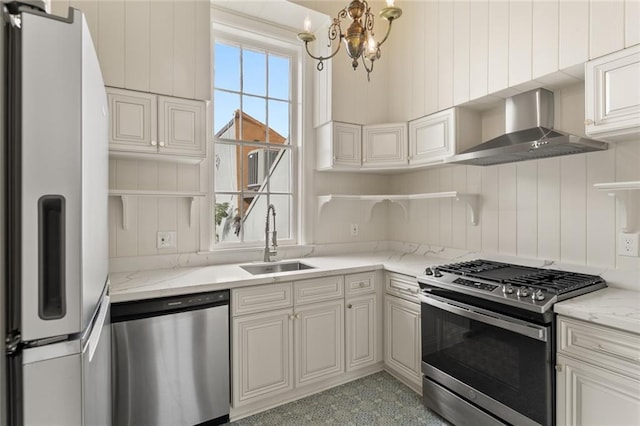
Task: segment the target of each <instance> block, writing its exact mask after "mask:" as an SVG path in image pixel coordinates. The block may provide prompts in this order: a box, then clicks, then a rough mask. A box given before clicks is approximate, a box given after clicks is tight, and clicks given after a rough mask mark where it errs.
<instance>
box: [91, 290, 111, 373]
mask: <svg viewBox="0 0 640 426" xmlns="http://www.w3.org/2000/svg"><path fill="white" fill-rule="evenodd" d="M109 302H110V298H109V296H108V295H105V296H104V297H103V299H102V303H101V304H100V310H99V311H98V314H97V316H96V321H95V323H94V324H93V329H92V330H91V334H90V335H89V341H88V342H87V347H88V349H89V362H91V361H92V360H93V355H95V353H96V349H97V348H98V343H100V337H101V336H102V330H103V329H104V324H105V321H106V320H107V313H108V312H109Z"/></svg>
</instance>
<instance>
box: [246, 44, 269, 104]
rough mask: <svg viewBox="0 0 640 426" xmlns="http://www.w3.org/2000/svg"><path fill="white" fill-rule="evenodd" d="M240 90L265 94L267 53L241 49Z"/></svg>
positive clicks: (260, 94)
mask: <svg viewBox="0 0 640 426" xmlns="http://www.w3.org/2000/svg"><path fill="white" fill-rule="evenodd" d="M242 90H243V92H245V93H251V94H253V95H259V96H267V55H266V54H264V53H262V52H254V51H251V50H243V51H242Z"/></svg>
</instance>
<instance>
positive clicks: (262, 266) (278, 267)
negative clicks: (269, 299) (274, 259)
mask: <svg viewBox="0 0 640 426" xmlns="http://www.w3.org/2000/svg"><path fill="white" fill-rule="evenodd" d="M240 267H241V268H242V269H244V270H245V271H247V272H249V273H250V274H252V275H261V274H276V273H278V272H290V271H303V270H305V269H313V266H309V265H307V264H305V263H302V262H297V261H296V262H282V263H259V264H255V265H240Z"/></svg>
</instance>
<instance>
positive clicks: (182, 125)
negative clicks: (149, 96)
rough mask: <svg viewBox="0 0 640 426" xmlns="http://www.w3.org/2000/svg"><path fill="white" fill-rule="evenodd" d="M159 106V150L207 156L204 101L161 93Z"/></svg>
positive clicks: (166, 152)
mask: <svg viewBox="0 0 640 426" xmlns="http://www.w3.org/2000/svg"><path fill="white" fill-rule="evenodd" d="M158 108H159V110H160V111H159V114H160V115H159V117H158V123H159V135H158V136H159V138H158V139H159V141H158V145H159V147H160V152H161V153H163V154H181V155H196V156H204V155H205V152H206V145H205V139H206V138H205V135H204V133H205V129H204V115H205V113H204V110H205V108H204V103H203V102H199V101H190V100H186V99H176V98H166V97H162V96H161V97H159V99H158Z"/></svg>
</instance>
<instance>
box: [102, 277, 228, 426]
mask: <svg viewBox="0 0 640 426" xmlns="http://www.w3.org/2000/svg"><path fill="white" fill-rule="evenodd" d="M111 321H112V327H113V357H112V362H113V394H114V395H113V424H114V425H116V426H129V425H131V426H134V425H135V426H146V425H167V426H178V425H185V426H193V425H198V424H201V423H206V424H208V425H209V424H211V425H214V424H223V423H226V422H228V420H229V393H230V392H229V387H230V386H229V291H228V290H225V291H217V292H210V293H200V294H193V295H186V296H175V297H164V298H158V299H148V300H142V301H134V302H123V303H115V304H113V305H112V308H111Z"/></svg>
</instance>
